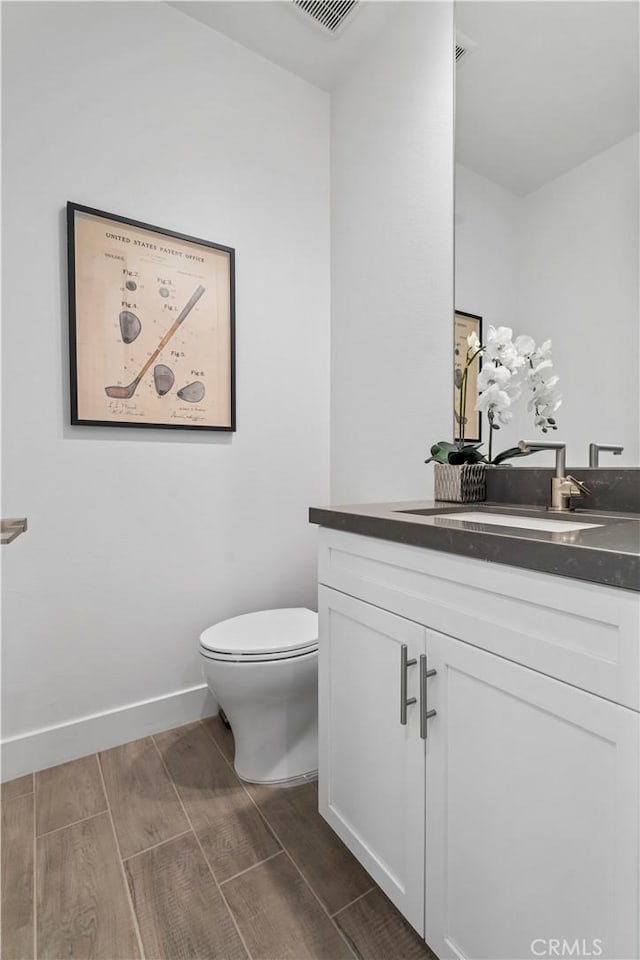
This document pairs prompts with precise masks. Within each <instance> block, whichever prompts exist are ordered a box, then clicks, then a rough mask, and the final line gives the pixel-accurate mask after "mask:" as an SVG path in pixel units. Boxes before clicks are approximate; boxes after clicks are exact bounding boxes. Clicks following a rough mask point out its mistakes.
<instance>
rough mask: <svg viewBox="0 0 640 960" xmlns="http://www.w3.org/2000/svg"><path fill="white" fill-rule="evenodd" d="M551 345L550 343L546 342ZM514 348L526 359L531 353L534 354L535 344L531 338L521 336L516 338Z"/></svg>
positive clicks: (524, 335) (525, 335)
mask: <svg viewBox="0 0 640 960" xmlns="http://www.w3.org/2000/svg"><path fill="white" fill-rule="evenodd" d="M547 343H549V345H551V341H549V340H548V341H547ZM514 345H515V348H516V350H517V351H518V353H519V354H520V355H521V356H523V357H525V359H528V358H529V357H530V356H531V355H532V354H533V353H535V349H536V342H535V340H534V339H533V337H529V336H527V334H522V335H521V336H519V337H516V340H515V344H514Z"/></svg>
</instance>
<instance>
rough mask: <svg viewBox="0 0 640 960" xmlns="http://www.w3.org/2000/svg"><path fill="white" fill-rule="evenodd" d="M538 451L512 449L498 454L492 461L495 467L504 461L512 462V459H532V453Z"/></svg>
mask: <svg viewBox="0 0 640 960" xmlns="http://www.w3.org/2000/svg"><path fill="white" fill-rule="evenodd" d="M537 452H538V451H537V450H526V451H525V450H521V449H520V447H510V448H509V450H503V451H502V453H498V454H496V456H495V457H494V458H493V460H492V461H491V462H492V463H493V464H494V465H497V464H499V463H502V461H503V460H511V458H512V457H530V456H531V454H532V453H537Z"/></svg>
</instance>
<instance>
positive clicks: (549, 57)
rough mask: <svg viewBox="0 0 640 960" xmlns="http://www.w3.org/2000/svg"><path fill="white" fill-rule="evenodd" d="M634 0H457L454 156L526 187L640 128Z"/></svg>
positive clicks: (521, 189) (517, 189) (514, 186)
mask: <svg viewBox="0 0 640 960" xmlns="http://www.w3.org/2000/svg"><path fill="white" fill-rule="evenodd" d="M639 9H640V7H639V4H638V3H637V2H629V0H627V2H615V0H604V2H563V0H555V2H546V3H545V2H539V0H537V2H520V3H515V2H507V3H505V2H478V0H470V2H458V3H456V25H457V27H458V29H459V30H462V31H463V33H464V34H465V35H466V36H467V37H469V38H471V39H472V40H474V41H476V42H477V44H478V46H477V48H476V49H475V50H474V51H473V52H472V53H470V54H468V55H467V56H466V57H465V58H464V59H463V60H462V61H461V62H460V64H459V67H458V71H457V85H456V157H457V159H458V160H459V161H460V163H463V164H464V165H465V166H467V167H470V168H471V169H472V170H475V171H476V173H479V174H481V175H483V176H485V177H487V178H488V179H490V180H493V181H494V182H496V183H499V184H501V185H502V186H504V187H507V189H509V190H511V191H512V192H514V193H516V194H519V195H523V194H526V193H529V192H531V191H532V190H536V189H537V188H538V187H540V186H542V184H544V183H547V182H549V181H550V180H554V179H555V178H556V177H558V176H560V175H561V174H563V173H565V172H566V171H568V170H571V169H573V167H575V166H577V165H578V164H580V163H583V162H584V161H585V160H587V159H589V158H590V157H593V156H595V155H596V154H598V153H601V152H602V151H603V150H606V149H607V148H608V147H611V146H613V145H614V144H615V143H618V142H619V141H620V140H623V139H625V138H626V137H629V136H631V134H633V133H635V132H636V131H637V130H638V125H639V123H638V120H639V115H640V103H639V89H640V78H639V73H638V60H639V24H638V12H639Z"/></svg>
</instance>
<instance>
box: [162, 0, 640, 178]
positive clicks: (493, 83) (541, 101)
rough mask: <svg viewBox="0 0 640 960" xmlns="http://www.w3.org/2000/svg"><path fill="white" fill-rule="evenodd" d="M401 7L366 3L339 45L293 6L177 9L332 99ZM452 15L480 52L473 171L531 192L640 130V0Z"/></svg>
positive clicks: (463, 147) (470, 66)
mask: <svg viewBox="0 0 640 960" xmlns="http://www.w3.org/2000/svg"><path fill="white" fill-rule="evenodd" d="M401 2H402V0H361V2H360V4H359V5H358V8H357V10H356V13H355V14H354V15H353V17H352V19H350V20H349V22H347V23H346V24H345V26H344V28H343V29H342V30H341V31H339V33H338V35H337V36H335V37H332V36H327V35H326V34H325V33H324V32H323V30H322V29H321V28H320V27H319V26H317V25H316V24H315V23H314V22H313V21H310V20H308V19H307V18H306V17H305V16H304V15H302V14H301V13H300V12H299V11H298V10H297V9H296V8H295V7H294V5H293V3H292V2H291V0H182V2H181V0H173V2H171V6H173V7H175V8H176V9H177V10H180V11H181V12H182V13H184V14H186V15H187V16H189V17H193V18H194V19H195V20H198V21H200V22H201V23H203V24H206V25H207V26H209V27H211V28H213V29H214V30H217V31H219V32H220V33H223V34H225V35H226V36H228V37H230V38H231V39H233V40H235V41H237V42H238V43H240V44H242V45H243V46H245V47H248V48H249V49H251V50H254V51H255V52H256V53H259V54H261V55H262V56H264V57H266V58H267V59H268V60H271V61H273V62H274V63H276V64H278V65H279V66H281V67H283V68H284V69H286V70H289V71H290V72H291V73H294V74H297V75H298V76H300V77H302V78H304V79H305V80H308V81H309V82H310V83H313V84H316V85H317V86H319V87H322V88H323V89H325V90H331V89H332V87H334V86H335V85H336V84H337V83H339V81H340V80H341V78H342V77H344V75H345V74H346V73H348V71H349V70H350V69H351V68H352V66H353V65H354V64H355V63H356V62H357V60H358V58H359V57H360V56H361V55H362V54H363V53H364V52H366V50H367V49H368V48H369V47H370V46H371V44H372V42H373V41H374V39H375V38H376V37H377V35H378V34H380V33H381V32H383V31H384V29H385V27H386V25H387V24H388V23H389V20H390V18H391V17H392V16H394V13H397V10H398V8H399V6H400V3H401ZM426 2H432V0H426ZM455 10H456V25H457V27H458V29H460V30H462V31H463V33H464V34H466V35H467V36H468V37H470V38H471V39H472V40H474V41H476V43H477V48H476V49H475V50H474V51H473V52H472V53H471V54H469V55H468V56H467V57H466V58H465V59H464V60H463V61H462V62H461V63H460V65H459V68H458V72H457V91H456V99H457V103H456V157H457V159H458V160H459V161H460V162H461V163H463V164H464V165H465V166H467V167H470V168H471V169H472V170H475V171H476V172H477V173H479V174H481V175H482V176H485V177H487V178H488V179H490V180H493V181H494V182H496V183H499V184H501V185H502V186H504V187H506V188H507V189H509V190H511V191H512V192H514V193H516V194H519V195H524V194H526V193H529V192H531V191H532V190H536V189H537V188H538V187H540V186H542V184H544V183H547V182H548V181H550V180H553V179H555V178H556V177H558V176H560V175H561V174H562V173H565V172H566V171H568V170H571V169H572V168H573V167H575V166H577V165H578V164H580V163H584V161H585V160H588V159H589V158H590V157H593V156H595V155H596V154H598V153H601V152H602V151H603V150H606V149H607V148H608V147H611V146H613V145H614V144H615V143H618V142H619V141H620V140H623V139H624V138H625V137H628V136H630V135H631V134H632V133H635V132H636V131H637V130H638V127H639V117H640V102H639V92H640V77H639V29H640V28H639V22H638V13H639V10H640V3H639V0H547V2H544V0H520V2H516V0H507V2H505V0H497V2H495V0H493V2H492V0H458V2H456V4H455Z"/></svg>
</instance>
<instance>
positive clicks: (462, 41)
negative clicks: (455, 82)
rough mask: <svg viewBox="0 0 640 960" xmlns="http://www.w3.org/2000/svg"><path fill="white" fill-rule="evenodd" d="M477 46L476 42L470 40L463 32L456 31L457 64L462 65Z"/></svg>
mask: <svg viewBox="0 0 640 960" xmlns="http://www.w3.org/2000/svg"><path fill="white" fill-rule="evenodd" d="M477 46H478V44H477V43H476V42H475V40H470V39H469V37H466V36H465V35H464V33H462V31H461V30H456V64H458V63H460V61H461V60H462V59H463V58H464V57H467V56H469V54H470V53H472V52H473V51H474V50H475V48H476V47H477Z"/></svg>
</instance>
